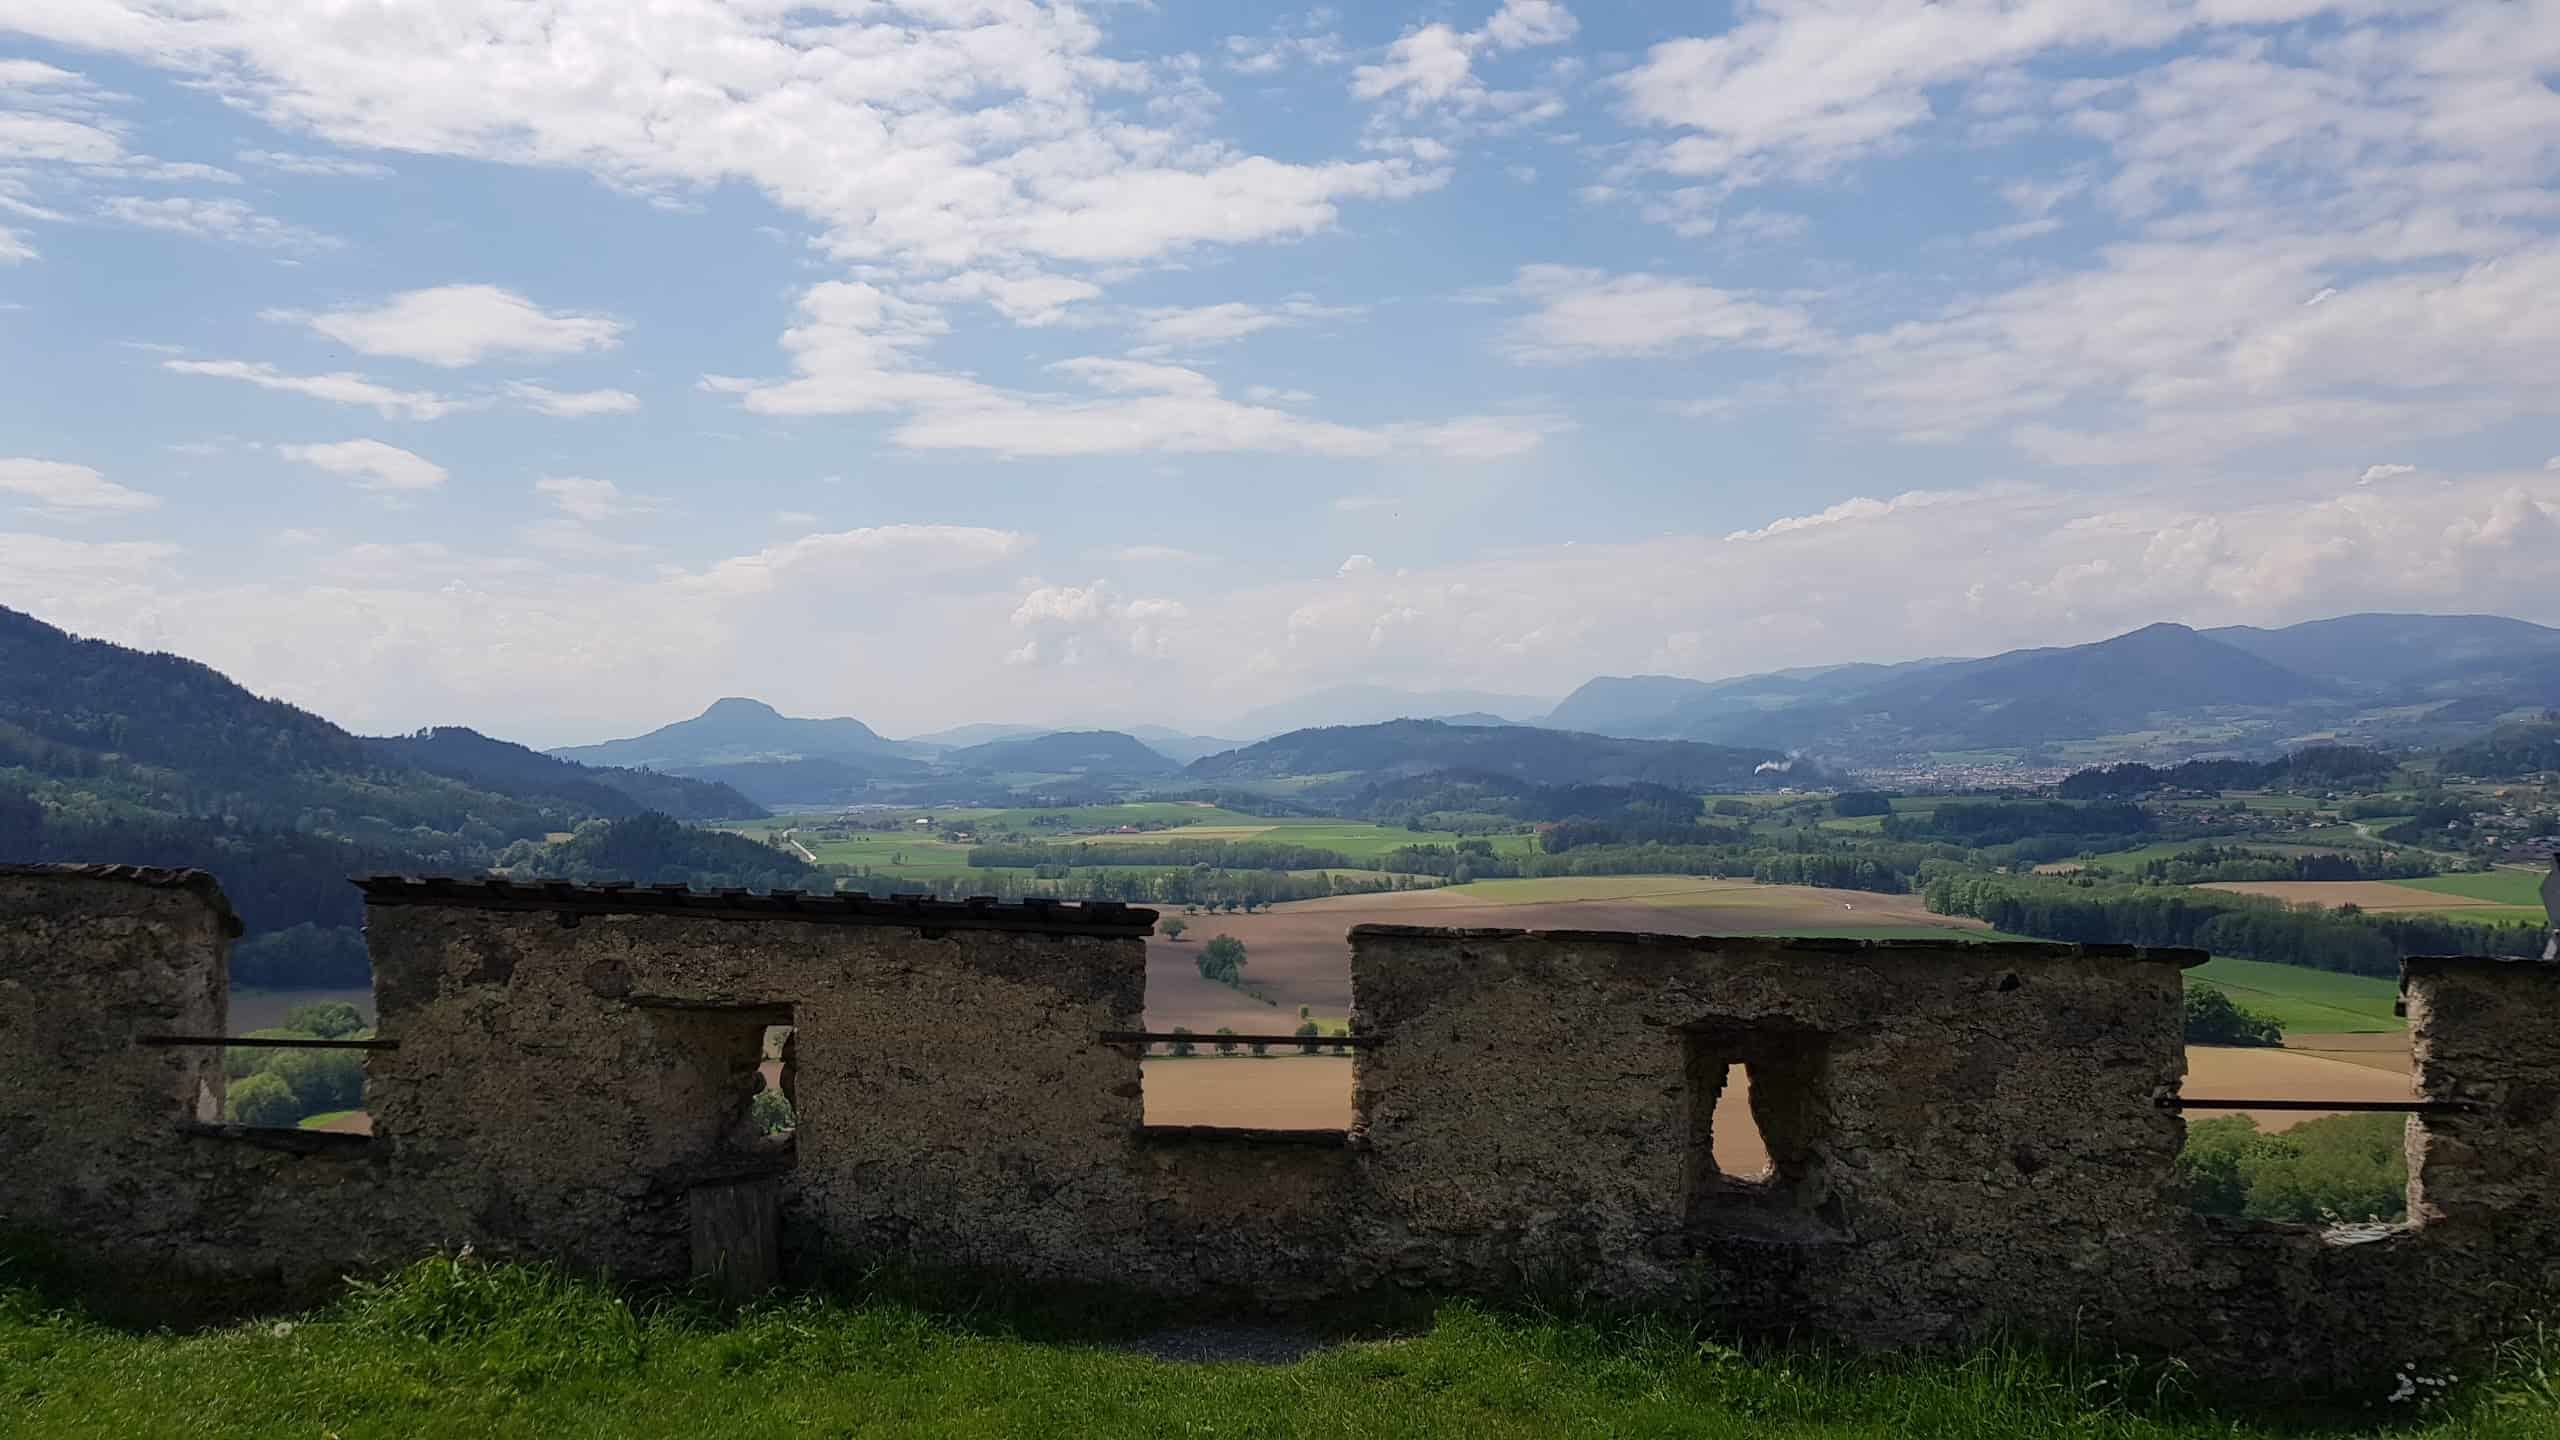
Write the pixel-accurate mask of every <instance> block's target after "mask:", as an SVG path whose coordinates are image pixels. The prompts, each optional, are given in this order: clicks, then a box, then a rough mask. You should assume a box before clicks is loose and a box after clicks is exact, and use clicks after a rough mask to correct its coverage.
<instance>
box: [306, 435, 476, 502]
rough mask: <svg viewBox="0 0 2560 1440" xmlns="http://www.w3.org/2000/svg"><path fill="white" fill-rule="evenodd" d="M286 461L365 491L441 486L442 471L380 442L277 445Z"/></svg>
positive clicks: (347, 441)
mask: <svg viewBox="0 0 2560 1440" xmlns="http://www.w3.org/2000/svg"><path fill="white" fill-rule="evenodd" d="M276 453H277V454H279V455H282V456H283V457H284V458H286V459H287V460H299V461H301V462H302V463H303V464H305V465H316V466H318V467H320V468H321V469H323V470H326V471H328V472H330V473H331V474H333V475H344V476H346V477H347V478H348V479H350V480H353V481H355V482H356V485H357V486H358V487H359V488H361V489H365V490H373V491H379V492H384V493H402V492H415V491H420V490H433V489H435V488H436V487H437V486H440V485H442V484H443V483H444V482H445V468H444V467H443V466H441V465H438V464H436V463H435V462H434V461H432V460H429V459H427V458H426V457H425V456H422V455H415V454H412V453H410V452H409V451H406V450H403V449H401V448H400V447H399V446H397V445H387V444H384V443H383V442H382V441H380V440H340V441H336V442H333V443H331V444H326V445H279V446H277V447H276Z"/></svg>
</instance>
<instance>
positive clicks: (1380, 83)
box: [1351, 0, 1580, 112]
mask: <svg viewBox="0 0 2560 1440" xmlns="http://www.w3.org/2000/svg"><path fill="white" fill-rule="evenodd" d="M1578 28H1580V27H1579V25H1578V24H1577V23H1576V22H1575V20H1574V18H1573V15H1572V12H1570V11H1568V10H1566V9H1565V7H1564V6H1562V5H1560V4H1557V3H1555V0H1503V5H1502V8H1501V9H1499V10H1497V11H1495V12H1494V14H1493V16H1492V17H1491V18H1490V19H1488V20H1487V21H1486V22H1485V23H1484V24H1483V25H1482V26H1480V27H1478V28H1477V29H1474V30H1459V29H1457V28H1455V27H1453V26H1451V25H1448V24H1446V23H1435V24H1430V25H1424V26H1421V27H1419V28H1417V29H1413V30H1408V31H1406V32H1405V33H1404V34H1403V35H1401V36H1399V37H1398V38H1397V39H1396V41H1395V43H1393V44H1391V45H1389V46H1388V47H1387V54H1386V58H1385V59H1384V60H1382V61H1380V62H1379V63H1378V64H1375V65H1363V66H1360V67H1359V68H1358V69H1355V70H1353V71H1352V72H1351V93H1352V94H1353V95H1356V96H1358V97H1359V98H1361V99H1363V100H1383V99H1395V100H1398V101H1400V102H1401V103H1402V104H1403V106H1404V108H1405V109H1406V110H1407V111H1408V112H1413V111H1419V110H1422V109H1424V108H1426V107H1429V106H1432V105H1436V104H1450V105H1455V106H1458V107H1459V108H1462V109H1471V108H1475V107H1478V106H1482V105H1485V104H1489V103H1502V102H1500V101H1497V98H1496V94H1495V92H1492V91H1489V90H1487V89H1486V87H1485V85H1484V83H1483V81H1482V80H1481V79H1479V78H1478V77H1477V75H1476V73H1475V61H1476V57H1477V56H1479V55H1482V54H1488V53H1498V52H1501V51H1505V50H1521V49H1527V48H1530V47H1533V46H1545V45H1561V44H1563V43H1564V42H1565V41H1567V40H1570V39H1572V38H1573V35H1574V32H1575V31H1576V30H1577V29H1578Z"/></svg>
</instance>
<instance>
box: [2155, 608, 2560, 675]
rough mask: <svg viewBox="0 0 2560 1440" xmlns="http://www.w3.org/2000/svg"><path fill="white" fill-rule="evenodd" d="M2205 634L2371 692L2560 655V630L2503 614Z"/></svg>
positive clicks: (2341, 621) (2343, 621) (2347, 620)
mask: <svg viewBox="0 0 2560 1440" xmlns="http://www.w3.org/2000/svg"><path fill="white" fill-rule="evenodd" d="M2202 633H2203V634H2204V635H2206V636H2207V637H2209V638H2211V639H2214V640H2219V641H2221V642H2222V643H2223V644H2226V645H2229V646H2232V647H2233V648H2235V649H2240V650H2246V651H2248V652H2249V653H2250V654H2252V655H2255V656H2257V657H2258V658H2259V659H2262V660H2265V661H2268V662H2269V663H2271V664H2275V665H2281V666H2283V667H2284V668H2285V669H2287V670H2290V671H2293V672H2294V673H2296V674H2300V675H2308V676H2312V677H2314V678H2317V679H2321V680H2326V681H2329V682H2331V683H2333V684H2338V685H2346V686H2364V687H2371V688H2388V687H2393V686H2405V685H2409V684H2412V683H2413V682H2414V683H2421V684H2422V683H2425V682H2427V681H2429V680H2430V679H2441V678H2442V677H2443V676H2445V675H2447V674H2453V673H2467V672H2472V671H2476V670H2477V669H2479V668H2481V667H2483V666H2484V665H2486V666H2489V667H2497V666H2502V665H2504V664H2506V663H2507V662H2509V661H2513V660H2516V659H2518V658H2522V657H2530V656H2534V655H2539V654H2560V630H2554V629H2552V628H2551V627H2550V626H2547V625H2536V624H2533V623H2531V622H2530V621H2525V620H2511V619H2509V618H2507V617H2506V616H2503V615H2383V614H2363V615H2340V616H2337V617H2336V618H2334V619H2329V620H2306V621H2304V622H2303V623H2301V624H2299V625H2287V626H2285V627H2284V628H2282V629H2279V630H2262V629H2259V628H2258V627H2256V626H2254V625H2231V626H2225V627H2223V628H2221V629H2218V630H2207V631H2204V632H2202Z"/></svg>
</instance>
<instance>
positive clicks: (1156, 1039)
mask: <svg viewBox="0 0 2560 1440" xmlns="http://www.w3.org/2000/svg"><path fill="white" fill-rule="evenodd" d="M1094 1038H1095V1039H1096V1040H1099V1041H1101V1042H1102V1043H1103V1044H1105V1045H1170V1044H1172V1043H1173V1042H1174V1041H1176V1040H1188V1041H1190V1042H1191V1043H1192V1044H1194V1045H1254V1044H1262V1045H1314V1046H1318V1047H1322V1046H1326V1045H1348V1046H1350V1047H1352V1048H1353V1049H1355V1050H1368V1049H1374V1048H1375V1047H1377V1046H1380V1045H1384V1044H1385V1043H1387V1037H1386V1036H1384V1035H1210V1034H1192V1035H1176V1034H1174V1033H1173V1032H1172V1031H1170V1030H1105V1031H1103V1032H1102V1033H1101V1034H1099V1035H1096V1036H1095V1037H1094Z"/></svg>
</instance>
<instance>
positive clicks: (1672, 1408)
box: [0, 1256, 2560, 1440]
mask: <svg viewBox="0 0 2560 1440" xmlns="http://www.w3.org/2000/svg"><path fill="white" fill-rule="evenodd" d="M11 1274H12V1271H11V1270H10V1269H9V1268H8V1264H7V1257H6V1256H0V1375H6V1376H7V1377H8V1378H7V1383H6V1384H5V1385H0V1433H7V1434H9V1435H13V1436H15V1435H24V1436H29V1437H36V1436H47V1437H52V1436H63V1437H73V1436H82V1437H86V1436H95V1437H101V1440H104V1437H115V1440H128V1437H145V1440H149V1437H162V1436H167V1437H180V1436H184V1437H196V1436H212V1435H226V1436H227V1435H258V1436H268V1435H272V1436H311V1437H333V1440H374V1437H403V1440H405V1437H412V1436H428V1437H444V1436H454V1437H467V1440H512V1437H518V1436H524V1437H541V1440H584V1437H597V1440H602V1437H617V1440H619V1437H627V1436H683V1437H694V1436H764V1435H773V1436H780V1435H830V1436H837V1435H842V1436H852V1435H863V1436H873V1435H878V1436H907V1435H931V1436H942V1435H949V1436H968V1437H997V1436H1025V1437H1033V1436H1037V1437H1048V1436H1060V1435H1076V1436H1099V1437H1120V1436H1128V1437H1137V1440H1160V1437H1163V1436H1168V1435H1232V1436H1252V1437H1291V1436H1325V1437H1331V1436H1341V1435H1378V1436H1398V1437H1402V1436H1414V1437H1420V1440H1429V1437H1438V1436H1448V1437H1458V1440H1507V1437H1514V1436H1518V1437H1547V1436H1569V1437H1586V1436H1587V1437H1618V1436H1648V1437H1653V1436H1659V1437H1670V1436H1680V1437H1695V1440H1744V1437H1748V1440H1883V1437H1895V1440H1900V1437H1920V1440H1962V1437H1974V1436H1989V1435H1997V1436H2003V1437H2022V1440H2061V1437H2074V1440H2208V1437H2210V1440H2275V1437H2285V1440H2348V1437H2363V1436H2379V1435H2389V1436H2393V1437H2405V1440H2453V1437H2478V1440H2503V1437H2508V1436H2515V1437H2520V1440H2521V1437H2526V1436H2545V1435H2549V1434H2551V1433H2553V1427H2554V1426H2555V1425H2560V1397H2555V1394H2554V1384H2553V1380H2552V1376H2553V1374H2554V1372H2555V1370H2560V1355H2555V1354H2554V1353H2553V1352H2552V1350H2551V1349H2550V1347H2549V1346H2548V1344H2547V1343H2542V1342H2538V1341H2536V1340H2534V1339H2533V1338H2531V1337H2526V1338H2521V1339H2519V1340H2518V1341H2517V1342H2515V1343H2514V1344H2511V1345H2509V1346H2507V1347H2504V1348H2503V1349H2501V1350H2500V1351H2498V1352H2497V1354H2496V1355H2495V1356H2494V1357H2493V1358H2490V1359H2489V1361H2488V1363H2485V1364H2482V1365H2478V1366H2466V1367H2464V1369H2463V1372H2462V1379H2461V1382H2460V1383H2459V1384H2458V1385H2457V1386H2455V1387H2453V1389H2452V1390H2451V1392H2450V1393H2449V1394H2447V1395H2446V1396H2444V1397H2442V1398H2439V1399H2434V1400H2431V1401H2430V1402H2429V1403H2428V1404H2427V1405H2426V1406H2425V1407H2424V1408H2423V1409H2421V1410H2419V1411H2418V1413H2415V1414H2411V1413H2405V1412H2403V1411H2402V1410H2401V1409H2400V1408H2399V1407H2386V1406H2383V1405H2382V1404H2381V1403H2380V1402H2381V1401H2382V1399H2383V1397H2384V1396H2385V1395H2386V1394H2387V1393H2388V1392H2389V1390H2390V1387H2391V1385H2392V1383H2393V1379H2394V1377H2393V1376H2392V1375H2390V1374H2389V1373H2387V1372H2385V1373H2378V1374H2376V1375H2374V1376H2373V1377H2371V1383H2370V1386H2369V1387H2366V1388H2367V1389H2369V1392H2370V1393H2364V1391H2363V1390H2359V1391H2358V1392H2357V1393H2353V1394H2348V1395H2343V1396H2340V1397H2337V1398H2336V1399H2334V1400H2332V1401H2329V1402H2327V1403H2324V1404H2321V1405H2319V1406H2317V1407H2307V1406H2304V1405H2301V1404H2287V1403H2285V1401H2284V1398H2283V1397H2280V1396H2264V1395H2256V1394H2252V1393H2250V1392H2244V1391H2230V1392H2226V1393H2222V1394H2219V1395H2217V1394H2214V1393H2212V1392H2210V1391H2208V1390H2207V1388H2206V1387H2205V1386H2203V1385H2202V1384H2201V1383H2200V1382H2198V1381H2197V1380H2195V1378H2194V1377H2193V1376H2192V1375H2191V1374H2190V1373H2189V1372H2188V1371H2187V1370H2186V1369H2185V1367H2183V1366H2180V1365H2175V1364H2170V1365H2160V1364H2147V1363H2140V1362H2135V1361H2131V1360H2126V1359H2119V1358H2116V1357H2113V1356H2110V1355H2108V1354H2106V1353H2105V1352H2103V1351H2101V1350H2098V1349H2097V1348H2096V1347H2093V1346H2088V1345H2085V1344H2084V1345H2076V1346H2073V1347H2071V1348H2070V1349H2069V1350H2068V1351H2065V1350H2062V1349H2061V1348H2059V1347H2057V1348H2055V1349H2052V1350H2035V1349H2030V1348H2027V1347H2024V1346H2018V1345H2006V1344H1997V1343H1994V1344H1986V1345H1983V1346H1979V1347H1974V1348H1970V1349H1966V1350H1961V1351H1947V1350H1939V1349H1918V1350H1912V1351H1905V1352H1901V1353H1894V1354H1879V1353H1874V1352H1861V1351H1857V1350H1853V1349H1850V1348H1848V1347H1845V1346H1820V1345H1815V1344H1811V1343H1804V1342H1797V1343H1781V1342H1776V1341H1751V1342H1740V1343H1734V1342H1730V1341H1728V1340H1727V1339H1726V1338H1724V1337H1720V1336H1717V1335H1715V1334H1713V1333H1708V1332H1701V1331H1699V1330H1696V1329H1692V1328H1690V1327H1688V1326H1685V1325H1682V1324H1678V1323H1676V1322H1673V1321H1669V1320H1664V1319H1638V1318H1618V1319H1589V1320H1585V1319H1577V1318H1574V1317H1571V1316H1553V1315H1545V1314H1513V1313H1506V1312H1501V1311H1495V1310H1488V1309H1484V1308H1480V1307H1474V1306H1468V1305H1457V1304H1452V1305H1444V1306H1441V1307H1438V1308H1437V1309H1436V1310H1428V1309H1425V1308H1423V1307H1421V1306H1420V1305H1408V1306H1406V1307H1405V1309H1404V1310H1403V1311H1402V1312H1400V1316H1401V1320H1400V1323H1397V1324H1394V1325H1393V1326H1388V1325H1386V1324H1384V1323H1381V1322H1380V1321H1378V1320H1375V1319H1373V1320H1372V1321H1371V1322H1370V1323H1369V1324H1368V1326H1367V1327H1366V1328H1353V1327H1352V1326H1351V1325H1349V1324H1345V1323H1340V1322H1337V1323H1334V1324H1332V1325H1330V1326H1328V1327H1327V1328H1326V1329H1325V1330H1321V1331H1299V1330H1293V1329H1291V1328H1289V1327H1287V1326H1285V1325H1283V1326H1278V1327H1274V1326H1273V1325H1272V1324H1270V1322H1268V1321H1261V1322H1257V1323H1255V1324H1253V1325H1249V1326H1242V1325H1220V1324H1217V1323H1215V1321H1214V1319H1213V1318H1212V1317H1209V1316H1206V1315H1190V1314H1185V1313H1183V1312H1181V1311H1179V1310H1175V1309H1171V1308H1169V1307H1166V1306H1163V1305H1159V1304H1148V1303H1130V1304H1103V1303H1101V1302H1099V1301H1097V1300H1083V1301H1081V1302H1079V1301H1075V1300H1069V1299H1064V1298H1061V1299H1057V1300H1050V1301H1042V1300H1039V1299H1037V1298H1030V1297H1026V1298H1023V1299H1006V1298H1004V1297H992V1298H987V1297H972V1296H958V1297H954V1302H953V1303H944V1304H934V1303H931V1302H930V1301H929V1300H928V1302H927V1303H917V1302H915V1301H911V1300H907V1299H902V1298H899V1297H897V1296H895V1295H884V1294H871V1295H863V1294H850V1295H842V1296H837V1295H803V1296H781V1297H777V1298H775V1299H772V1300H769V1301H767V1302H765V1303H763V1304H761V1305H758V1306H755V1307H753V1308H751V1309H748V1310H746V1311H743V1312H740V1313H737V1314H733V1315H723V1314H720V1313H718V1312H716V1311H714V1310H712V1309H711V1308H710V1307H708V1306H705V1305H698V1304H692V1303H688V1302H685V1301H683V1300H681V1299H678V1300H672V1301H671V1300H667V1299H663V1298H657V1299H653V1298H650V1297H647V1296H645V1295H641V1296H625V1295H621V1294H617V1293H615V1292H614V1291H611V1290H608V1289H606V1288H604V1287H603V1286H601V1285H598V1284H595V1283H593V1282H589V1281H572V1280H565V1279H561V1278H559V1277H558V1276H557V1275H555V1274H553V1273H552V1272H548V1271H543V1270H537V1269H531V1268H525V1267H517V1266H503V1265H482V1264H478V1263H476V1262H471V1261H468V1260H465V1261H461V1262H455V1261H450V1260H435V1261H428V1262H424V1263H422V1264H420V1265H417V1266H414V1267H412V1268H411V1269H410V1270H409V1271H408V1272H406V1273H405V1274H403V1275H402V1276H400V1277H397V1278H396V1279H394V1280H392V1281H391V1282H389V1283H387V1284H384V1285H380V1286H375V1287H369V1288H366V1289H360V1290H358V1291H356V1292H355V1293H353V1294H352V1295H351V1296H350V1297H349V1298H348V1299H345V1300H343V1301H340V1302H338V1303H336V1304H334V1305H331V1306H329V1307H327V1308H325V1309H321V1310H316V1311H310V1312H306V1313H302V1314H294V1315H286V1316H276V1315H264V1316H260V1317H259V1318H256V1319H254V1320H247V1321H242V1322H238V1323H234V1324H230V1325H226V1326H219V1327H215V1328H210V1329H195V1330H172V1329H166V1328H155V1329H149V1330H140V1331H134V1330H121V1329H115V1328H111V1327H109V1326H107V1325H104V1324H100V1323H98V1322H96V1321H93V1320H89V1319H85V1318H83V1317H82V1316H81V1315H79V1314H78V1313H77V1312H75V1311H69V1310H65V1309H60V1308H57V1307H56V1304H55V1302H53V1301H52V1300H51V1299H50V1298H49V1297H48V1296H47V1295H45V1294H43V1293H40V1292H38V1291H35V1290H32V1289H28V1288H23V1287H13V1286H12V1285H11V1284H10V1283H9V1278H10V1276H11ZM1204 1322H1206V1323H1204ZM1203 1346H1205V1347H1208V1348H1209V1350H1210V1354H1209V1355H1208V1356H1207V1357H1205V1358H1201V1359H1194V1358H1182V1359H1173V1358H1160V1356H1161V1355H1162V1353H1163V1352H1164V1351H1165V1350H1167V1349H1170V1348H1174V1347H1179V1349H1178V1350H1177V1353H1181V1354H1184V1355H1185V1356H1186V1357H1188V1356H1190V1355H1194V1354H1197V1353H1198V1350H1197V1348H1196V1347H1203ZM1266 1362H1267V1363H1266ZM2217 1404H2219V1405H2223V1406H2228V1407H2231V1408H2215V1407H2216V1406H2217Z"/></svg>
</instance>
